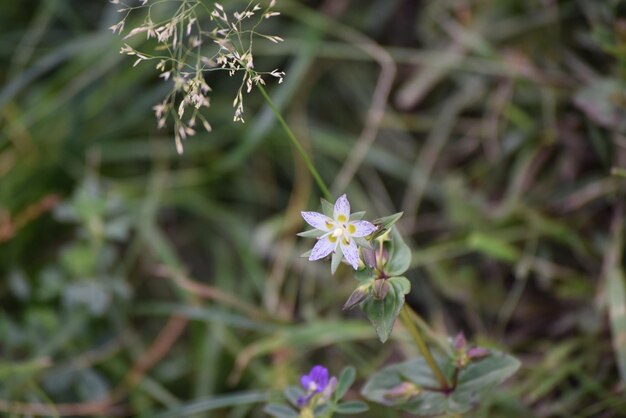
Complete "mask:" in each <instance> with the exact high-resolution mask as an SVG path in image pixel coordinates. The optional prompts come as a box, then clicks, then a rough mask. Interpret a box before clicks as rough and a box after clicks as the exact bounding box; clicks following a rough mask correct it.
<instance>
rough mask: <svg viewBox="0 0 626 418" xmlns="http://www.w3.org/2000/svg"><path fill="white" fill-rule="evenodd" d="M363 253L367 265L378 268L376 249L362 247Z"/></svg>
mask: <svg viewBox="0 0 626 418" xmlns="http://www.w3.org/2000/svg"><path fill="white" fill-rule="evenodd" d="M361 255H362V256H363V261H364V262H365V265H367V266H368V267H369V268H376V251H375V250H374V249H372V248H365V247H363V248H361Z"/></svg>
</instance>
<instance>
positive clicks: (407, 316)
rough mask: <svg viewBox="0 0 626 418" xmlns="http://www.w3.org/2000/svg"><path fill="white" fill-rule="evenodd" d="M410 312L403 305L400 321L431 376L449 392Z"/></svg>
mask: <svg viewBox="0 0 626 418" xmlns="http://www.w3.org/2000/svg"><path fill="white" fill-rule="evenodd" d="M410 312H411V308H410V307H409V306H408V305H407V304H406V303H405V304H404V305H403V306H402V310H401V311H400V319H401V320H402V323H403V324H404V326H405V327H406V328H407V329H408V330H409V333H410V334H411V336H412V337H413V340H414V341H415V344H417V348H419V350H420V353H422V356H424V359H425V360H426V363H428V365H429V366H430V369H431V370H432V371H433V374H434V375H435V378H436V379H437V381H438V382H439V384H440V385H441V389H443V390H449V389H450V385H449V384H448V381H447V379H446V377H445V376H444V375H443V373H442V372H441V369H440V368H439V365H438V364H437V362H436V361H435V358H434V357H433V355H432V354H431V352H430V349H429V348H428V346H427V345H426V343H425V342H424V339H423V338H422V334H420V332H419V330H418V329H417V327H416V326H415V324H414V323H413V321H412V319H411V313H410Z"/></svg>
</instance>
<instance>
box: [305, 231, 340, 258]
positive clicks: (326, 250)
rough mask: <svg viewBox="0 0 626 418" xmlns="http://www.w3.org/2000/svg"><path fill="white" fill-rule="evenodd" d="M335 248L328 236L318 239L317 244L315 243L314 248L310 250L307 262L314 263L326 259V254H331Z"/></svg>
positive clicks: (335, 244)
mask: <svg viewBox="0 0 626 418" xmlns="http://www.w3.org/2000/svg"><path fill="white" fill-rule="evenodd" d="M336 246H337V243H335V242H331V241H330V239H329V236H325V237H322V238H320V239H318V240H317V243H315V246H314V247H313V249H312V250H311V255H310V257H309V261H315V260H319V259H320V258H324V257H326V256H327V255H328V254H330V253H332V252H333V250H334V249H335V247H336Z"/></svg>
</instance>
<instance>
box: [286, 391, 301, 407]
mask: <svg viewBox="0 0 626 418" xmlns="http://www.w3.org/2000/svg"><path fill="white" fill-rule="evenodd" d="M305 395H306V393H305V392H304V391H303V390H302V388H301V387H300V386H288V387H287V388H286V389H285V397H286V398H287V400H288V401H289V402H291V404H292V405H293V406H296V407H297V406H298V398H300V397H302V396H305Z"/></svg>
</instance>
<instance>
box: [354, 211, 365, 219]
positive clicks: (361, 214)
mask: <svg viewBox="0 0 626 418" xmlns="http://www.w3.org/2000/svg"><path fill="white" fill-rule="evenodd" d="M364 216H365V211H361V212H354V213H351V214H350V220H351V221H360V220H361V219H363V217H364Z"/></svg>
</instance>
